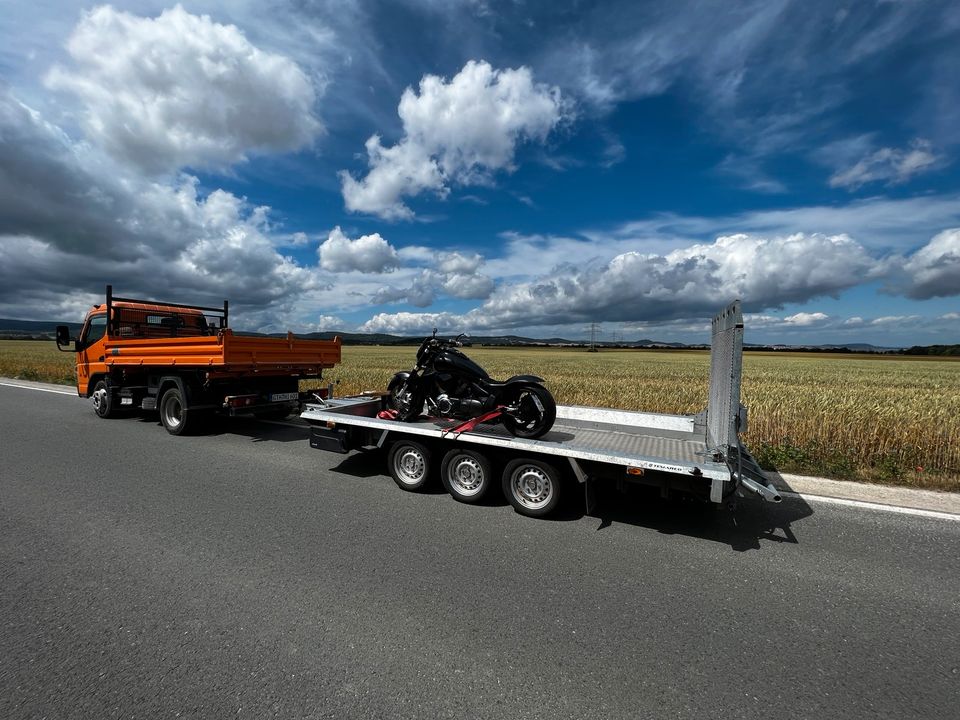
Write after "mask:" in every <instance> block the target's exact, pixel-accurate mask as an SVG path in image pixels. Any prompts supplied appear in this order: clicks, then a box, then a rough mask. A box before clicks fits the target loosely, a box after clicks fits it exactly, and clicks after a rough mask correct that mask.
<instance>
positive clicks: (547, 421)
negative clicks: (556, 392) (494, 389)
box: [503, 383, 557, 438]
mask: <svg viewBox="0 0 960 720" xmlns="http://www.w3.org/2000/svg"><path fill="white" fill-rule="evenodd" d="M507 404H508V405H509V406H510V407H516V408H517V411H516V412H515V413H504V414H503V426H504V427H505V428H506V429H507V432H509V433H510V434H511V435H513V436H514V437H522V438H538V437H542V436H543V435H546V434H547V433H548V432H549V431H550V428H552V427H553V423H554V421H555V420H556V419H557V403H556V401H555V400H554V399H553V395H551V394H550V391H549V390H547V389H546V388H545V387H544V386H543V385H539V384H537V383H528V384H526V385H522V386H520V387H519V388H518V389H517V390H516V391H514V392H513V393H512V394H511V395H510V396H508V398H507Z"/></svg>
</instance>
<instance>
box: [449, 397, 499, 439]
mask: <svg viewBox="0 0 960 720" xmlns="http://www.w3.org/2000/svg"><path fill="white" fill-rule="evenodd" d="M503 409H504V406H503V405H501V406H500V407H498V408H497V409H496V410H491V411H490V412H488V413H484V414H483V415H478V416H477V417H475V418H473V419H472V420H467V421H466V422H465V423H462V424H460V425H457V426H456V427H454V428H450V429H449V430H446V431H445V432H444V433H443V434H444V436H447V435H449V434H451V433H454V434H456V435H459V434H460V433H465V432H470V431H471V430H473V429H474V428H475V427H476V426H477V425H479V424H480V423H485V422H487V421H488V420H493V419H494V418H498V417H500V416H501V415H502V414H503Z"/></svg>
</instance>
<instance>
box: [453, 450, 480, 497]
mask: <svg viewBox="0 0 960 720" xmlns="http://www.w3.org/2000/svg"><path fill="white" fill-rule="evenodd" d="M452 479H453V481H454V482H455V483H456V484H457V486H458V487H459V488H460V489H461V490H464V491H467V492H469V491H472V490H476V489H477V488H478V487H479V486H480V483H482V482H483V471H482V470H481V468H480V464H479V463H477V461H476V460H472V459H470V458H463V459H462V460H460V461H459V462H458V463H457V467H456V470H455V471H454V473H453V478H452Z"/></svg>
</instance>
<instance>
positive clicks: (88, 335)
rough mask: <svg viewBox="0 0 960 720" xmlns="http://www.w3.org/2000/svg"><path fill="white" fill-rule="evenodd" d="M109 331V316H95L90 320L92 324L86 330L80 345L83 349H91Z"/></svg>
mask: <svg viewBox="0 0 960 720" xmlns="http://www.w3.org/2000/svg"><path fill="white" fill-rule="evenodd" d="M106 329H107V316H106V315H94V316H93V317H92V318H90V322H89V324H88V325H87V327H86V329H85V330H84V333H83V337H82V338H81V339H80V345H81V346H82V347H90V346H91V345H93V343H95V342H96V341H97V340H99V339H100V338H102V337H103V333H104V332H105V331H106Z"/></svg>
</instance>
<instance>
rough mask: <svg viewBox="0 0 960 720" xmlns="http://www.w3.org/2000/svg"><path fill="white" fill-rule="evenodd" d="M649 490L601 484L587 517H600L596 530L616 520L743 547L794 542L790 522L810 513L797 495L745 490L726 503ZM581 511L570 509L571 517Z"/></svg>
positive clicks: (752, 547) (737, 547)
mask: <svg viewBox="0 0 960 720" xmlns="http://www.w3.org/2000/svg"><path fill="white" fill-rule="evenodd" d="M788 489H789V488H788ZM651 490H653V489H651V488H642V487H638V488H628V489H627V491H625V492H623V491H618V490H616V489H615V488H613V487H600V488H599V489H598V492H597V494H596V503H595V505H594V507H593V509H592V511H591V512H590V513H589V514H588V515H587V516H588V517H594V518H597V519H598V520H599V521H600V522H599V525H598V526H597V530H603V529H605V528H607V527H610V526H611V525H613V524H614V523H621V524H624V525H634V526H639V527H645V528H650V529H652V530H656V531H658V532H661V533H664V534H667V535H687V536H689V537H695V538H700V539H702V540H710V541H713V542H719V543H722V544H724V545H729V546H730V548H731V549H732V550H735V551H737V552H743V551H746V550H759V549H761V548H762V542H774V543H788V544H798V542H799V541H798V540H797V537H796V535H795V534H794V532H793V523H795V522H798V521H799V520H803V519H804V518H807V517H810V516H811V515H813V508H811V507H810V505H808V504H807V503H806V502H805V501H804V500H803V499H802V498H799V497H797V498H784V500H783V502H781V503H768V502H763V501H762V500H760V499H759V498H757V497H754V496H752V495H750V496H749V497H744V498H738V499H737V502H736V503H735V506H734V507H732V508H731V507H728V506H716V505H713V504H707V503H703V502H698V501H694V500H686V499H682V498H676V499H674V498H671V499H668V500H665V499H663V498H661V497H660V496H659V494H658V493H657V492H656V491H655V490H653V491H652V492H651ZM583 516H584V513H582V512H581V513H576V512H575V511H574V512H573V515H572V517H570V519H575V518H577V517H583Z"/></svg>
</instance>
